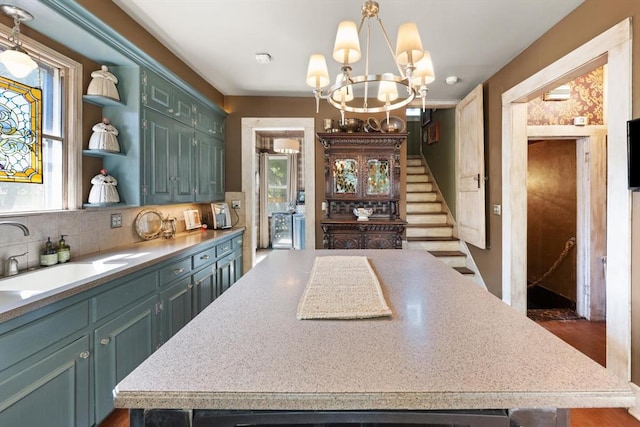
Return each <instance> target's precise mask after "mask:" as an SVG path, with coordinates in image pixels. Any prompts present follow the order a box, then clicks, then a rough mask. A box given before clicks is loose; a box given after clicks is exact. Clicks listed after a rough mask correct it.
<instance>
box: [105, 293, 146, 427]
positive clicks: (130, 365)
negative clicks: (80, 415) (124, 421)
mask: <svg viewBox="0 0 640 427" xmlns="http://www.w3.org/2000/svg"><path fill="white" fill-rule="evenodd" d="M157 301H158V299H157V297H156V295H155V294H154V295H152V296H151V297H149V298H147V299H146V300H145V301H143V302H141V303H139V304H136V305H135V306H134V307H133V308H131V309H129V310H127V311H126V312H124V313H122V314H120V315H119V316H118V317H116V318H115V319H113V320H111V321H109V322H107V323H106V324H104V325H102V326H100V327H98V328H96V330H95V332H94V334H93V339H94V344H93V348H94V349H95V354H94V357H95V359H94V360H95V362H94V366H95V405H96V407H95V411H96V419H97V420H102V419H104V418H106V416H107V415H109V413H110V412H111V411H112V410H113V394H112V390H113V388H114V387H115V386H116V384H118V383H119V382H120V381H121V380H122V379H124V377H125V376H127V375H128V374H129V373H130V372H131V371H133V370H134V369H135V368H136V367H137V366H138V365H139V364H141V363H142V362H143V361H144V360H145V359H146V358H147V357H149V356H150V355H151V353H153V352H154V351H155V349H156V347H157V346H158V325H157V323H158V322H157V316H156V309H157V305H158V302H157Z"/></svg>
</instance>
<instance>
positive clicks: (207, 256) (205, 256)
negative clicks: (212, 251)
mask: <svg viewBox="0 0 640 427" xmlns="http://www.w3.org/2000/svg"><path fill="white" fill-rule="evenodd" d="M209 258H211V257H210V256H209V255H202V256H201V257H200V259H209Z"/></svg>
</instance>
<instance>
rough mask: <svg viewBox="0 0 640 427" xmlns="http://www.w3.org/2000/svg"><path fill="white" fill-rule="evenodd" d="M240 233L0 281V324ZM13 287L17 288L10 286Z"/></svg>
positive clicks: (158, 245) (197, 234)
mask: <svg viewBox="0 0 640 427" xmlns="http://www.w3.org/2000/svg"><path fill="white" fill-rule="evenodd" d="M243 231H244V227H240V228H237V229H229V230H207V231H203V230H197V231H193V232H188V233H181V234H178V235H177V236H175V237H174V238H172V239H162V238H160V239H155V240H148V241H146V240H145V241H141V242H138V243H134V244H132V245H126V246H121V247H119V248H116V249H113V250H110V251H105V252H99V253H94V254H90V255H86V256H82V257H77V258H76V257H73V258H72V259H71V261H70V262H68V263H65V264H57V265H54V266H51V267H43V268H40V269H36V270H33V271H29V272H21V273H20V274H19V275H17V276H11V277H7V278H2V279H0V322H4V321H7V320H10V319H12V318H14V317H17V316H20V315H22V314H25V313H28V312H30V311H33V310H36V309H38V308H41V307H44V306H46V305H49V304H51V303H54V302H56V301H59V300H62V299H64V298H67V297H69V296H72V295H76V294H78V293H80V292H84V291H86V290H88V289H91V288H94V287H96V286H99V285H102V284H104V283H106V282H109V281H111V280H114V279H117V278H120V277H123V276H126V275H127V274H130V273H132V272H134V271H138V270H140V269H142V268H145V267H148V266H151V265H153V264H157V263H159V262H162V261H164V260H166V259H168V258H171V257H174V256H177V255H179V254H180V252H183V251H185V250H189V249H194V248H196V247H197V246H198V245H203V244H206V243H212V242H214V241H215V240H219V239H223V238H225V237H227V238H228V237H232V236H234V235H236V234H240V233H242V232H243ZM53 280H58V281H59V282H60V286H57V287H56V288H54V289H46V283H45V284H42V283H40V282H41V281H53ZM13 284H16V286H12V285H13ZM16 288H18V289H16ZM43 289H44V290H43Z"/></svg>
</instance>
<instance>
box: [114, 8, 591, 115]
mask: <svg viewBox="0 0 640 427" xmlns="http://www.w3.org/2000/svg"><path fill="white" fill-rule="evenodd" d="M113 1H114V3H115V4H117V5H118V6H119V7H120V8H122V9H123V10H124V11H125V12H126V13H127V14H129V15H130V16H131V17H132V18H133V19H135V20H136V21H137V22H138V23H139V24H140V25H142V26H143V27H144V28H145V29H147V30H148V31H149V32H150V33H151V34H153V35H154V36H155V37H156V38H157V39H158V40H160V41H161V42H162V43H163V44H164V45H165V46H166V47H167V48H168V49H170V50H171V51H172V52H173V53H175V54H176V55H177V56H178V57H179V58H181V59H182V60H183V61H184V62H185V63H186V64H188V65H189V66H190V67H191V68H192V69H194V70H195V71H196V72H197V73H198V74H200V75H201V76H202V77H203V78H204V79H206V80H207V81H208V82H209V83H211V84H212V85H213V86H214V87H216V88H217V89H218V90H219V91H220V92H222V93H223V94H224V95H237V96H312V89H311V88H310V87H309V86H307V85H306V83H305V76H306V72H307V64H308V61H309V56H310V55H311V54H313V53H323V54H324V55H325V57H326V58H327V63H328V67H329V73H330V74H331V75H334V76H336V75H337V74H338V72H339V70H340V65H339V64H337V63H336V62H335V61H333V59H331V51H332V49H333V43H334V39H335V32H336V29H337V26H338V23H339V22H340V21H341V20H344V19H350V20H354V21H356V22H359V21H360V18H361V12H360V8H361V5H362V1H361V0H322V1H317V2H314V3H312V2H310V1H304V0H262V1H258V0H113ZM583 1H584V0H562V1H559V0H378V3H379V4H380V13H379V17H380V18H381V19H382V22H383V24H384V26H385V29H386V31H387V33H388V35H389V38H390V40H391V43H392V46H393V48H395V39H396V34H397V29H398V26H399V25H400V24H401V23H404V22H408V21H411V22H416V23H417V25H418V29H419V31H420V35H421V38H422V44H423V47H424V48H425V49H427V50H429V51H430V52H431V56H432V58H433V63H434V68H435V73H436V81H434V82H433V83H431V84H430V85H429V94H428V98H429V100H430V102H433V103H435V104H437V103H438V102H439V101H442V102H447V101H455V100H458V99H461V98H463V97H464V96H465V95H466V94H467V93H468V92H470V91H471V89H473V87H475V86H476V85H478V84H480V83H482V82H484V81H485V80H487V78H489V77H490V76H492V75H493V74H495V73H496V72H497V71H498V70H500V69H501V68H502V67H503V66H504V65H506V64H507V63H508V62H509V61H511V60H512V59H513V58H514V57H516V56H517V55H518V54H519V53H520V52H521V51H522V50H524V49H525V48H526V47H527V46H529V45H530V44H531V43H532V42H533V41H535V40H536V39H537V38H539V37H540V36H541V35H542V34H544V33H545V32H546V31H547V30H548V29H549V28H551V27H552V26H553V25H554V24H556V23H557V22H558V21H560V20H561V19H562V18H563V17H564V16H566V15H567V14H568V13H570V12H571V11H572V10H573V9H575V8H576V7H577V6H578V5H580V4H581V3H582V2H583ZM371 25H372V27H371V33H372V41H371V54H370V58H371V59H370V74H381V73H383V72H386V71H394V70H395V68H394V64H393V62H392V59H391V54H390V52H389V49H388V48H387V47H386V45H385V44H384V40H383V38H382V36H381V31H380V28H379V26H378V25H377V23H375V21H373V22H372V23H371ZM365 27H366V26H365ZM363 31H364V30H363ZM361 49H362V51H363V59H362V60H361V61H359V62H358V63H356V64H355V65H354V74H361V73H363V71H364V65H363V63H364V56H365V55H364V50H365V47H364V42H363V37H362V34H361ZM262 52H264V53H269V54H270V55H271V57H272V61H271V63H269V64H259V63H257V61H256V59H255V55H256V53H262ZM448 76H457V77H458V78H459V82H458V83H457V84H455V85H448V84H446V83H445V81H444V80H445V78H446V77H448Z"/></svg>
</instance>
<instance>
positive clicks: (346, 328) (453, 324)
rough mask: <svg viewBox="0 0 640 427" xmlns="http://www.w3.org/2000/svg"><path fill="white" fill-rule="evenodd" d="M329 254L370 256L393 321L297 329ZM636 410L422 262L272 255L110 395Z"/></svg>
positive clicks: (269, 405) (227, 402)
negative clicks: (313, 278) (316, 269)
mask: <svg viewBox="0 0 640 427" xmlns="http://www.w3.org/2000/svg"><path fill="white" fill-rule="evenodd" d="M322 255H366V256H367V257H368V258H369V261H370V262H371V264H372V267H373V269H374V270H375V271H376V274H377V276H378V279H379V281H380V283H381V286H382V289H383V292H384V296H385V299H386V301H387V303H388V304H389V307H390V308H391V310H392V312H393V314H392V316H391V317H390V318H378V319H367V320H297V319H296V307H297V305H298V301H299V299H300V297H301V295H302V293H303V290H304V287H305V285H306V283H307V281H308V279H309V274H310V271H311V267H312V265H313V262H314V259H315V257H316V256H322ZM348 280H349V278H348V277H345V281H348ZM634 404H635V397H634V394H633V393H632V391H631V388H630V386H629V385H628V384H627V383H626V382H625V381H623V380H620V379H618V378H617V377H616V376H614V374H613V373H611V372H609V371H608V370H606V369H605V368H603V367H602V366H600V365H598V364H597V363H596V362H594V361H593V360H591V359H589V358H588V357H586V356H585V355H583V354H582V353H580V352H578V351H577V350H575V349H574V348H572V347H571V346H569V345H568V344H566V343H564V342H563V341H562V340H560V339H559V338H557V337H555V336H554V335H552V334H551V333H549V332H548V331H546V330H545V329H543V328H542V327H540V326H538V325H537V324H535V323H534V322H533V321H531V320H529V319H528V318H526V317H525V316H523V315H522V314H520V313H518V312H517V311H515V310H514V309H512V308H511V307H509V306H507V305H506V304H504V303H503V302H502V301H500V300H499V299H498V298H496V297H495V296H493V295H492V294H490V293H489V292H487V291H486V290H483V289H481V288H480V287H478V286H477V285H475V284H473V283H472V282H471V281H469V280H468V279H466V278H464V277H463V276H462V275H460V274H458V273H457V272H455V271H453V270H452V269H450V268H448V267H447V266H445V265H444V264H443V263H441V262H440V261H438V260H436V259H435V258H433V257H432V256H431V255H429V254H428V253H426V252H423V251H409V250H370V251H339V250H332V251H325V250H305V251H273V253H272V254H271V255H269V256H268V257H267V258H266V259H265V260H264V261H262V262H261V263H259V264H258V265H257V266H256V267H254V268H253V269H252V270H250V271H249V272H248V273H247V274H246V275H245V276H243V277H242V278H241V279H240V280H239V281H238V282H237V283H236V284H235V285H234V286H232V287H231V289H230V290H229V291H227V292H225V293H224V294H223V295H222V296H221V297H220V298H218V299H217V300H215V301H214V302H213V303H212V304H211V305H210V306H209V307H207V308H206V309H205V310H204V311H203V312H202V313H200V314H199V315H198V316H197V317H196V318H195V319H193V320H192V321H191V322H190V323H189V324H187V325H186V326H185V327H184V328H183V329H182V330H180V331H179V332H178V333H177V334H176V335H175V336H174V337H173V338H171V339H170V340H169V341H168V342H167V343H165V344H164V345H163V346H162V347H161V348H160V349H158V350H157V351H156V352H155V353H154V354H153V355H151V357H149V358H148V359H147V360H146V361H145V362H144V363H142V365H140V366H139V367H138V368H137V369H136V370H134V371H133V372H132V373H131V374H130V375H129V376H127V377H126V378H125V379H124V380H123V381H122V382H120V383H119V384H118V385H117V387H116V389H115V405H116V407H121V408H138V409H147V408H166V409H171V408H192V409H255V410H260V409H263V410H359V409H360V410H361V409H389V410H401V409H402V410H433V409H443V410H444V409H449V410H455V409H481V408H494V409H497V408H536V407H554V408H577V407H630V406H633V405H634Z"/></svg>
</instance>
